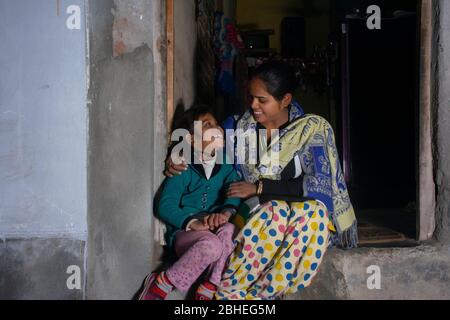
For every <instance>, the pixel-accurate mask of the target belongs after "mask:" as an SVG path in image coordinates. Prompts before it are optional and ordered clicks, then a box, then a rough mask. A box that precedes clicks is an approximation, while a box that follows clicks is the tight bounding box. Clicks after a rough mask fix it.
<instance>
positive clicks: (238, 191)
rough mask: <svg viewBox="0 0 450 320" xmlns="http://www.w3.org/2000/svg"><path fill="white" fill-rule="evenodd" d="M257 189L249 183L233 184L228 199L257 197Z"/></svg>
mask: <svg viewBox="0 0 450 320" xmlns="http://www.w3.org/2000/svg"><path fill="white" fill-rule="evenodd" d="M256 192H257V187H256V185H255V184H253V183H249V182H236V183H233V184H232V185H231V186H230V188H229V189H228V192H227V196H228V198H239V199H248V198H251V197H253V196H255V195H256Z"/></svg>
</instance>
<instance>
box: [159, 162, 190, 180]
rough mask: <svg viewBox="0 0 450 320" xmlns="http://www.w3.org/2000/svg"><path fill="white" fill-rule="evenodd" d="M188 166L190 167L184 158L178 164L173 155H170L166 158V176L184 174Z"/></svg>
mask: <svg viewBox="0 0 450 320" xmlns="http://www.w3.org/2000/svg"><path fill="white" fill-rule="evenodd" d="M187 168H188V165H187V163H186V161H184V160H183V161H182V164H179V165H177V164H175V163H173V161H172V157H168V158H167V160H166V169H165V171H164V175H165V176H166V177H169V178H171V177H173V176H176V175H180V174H182V173H183V172H184V171H186V170H187Z"/></svg>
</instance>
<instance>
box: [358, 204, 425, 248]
mask: <svg viewBox="0 0 450 320" xmlns="http://www.w3.org/2000/svg"><path fill="white" fill-rule="evenodd" d="M356 215H357V218H358V235H359V246H360V247H367V246H370V247H391V246H395V247H408V246H415V245H417V242H416V241H415V239H416V214H415V210H414V209H408V208H405V209H372V210H357V212H356Z"/></svg>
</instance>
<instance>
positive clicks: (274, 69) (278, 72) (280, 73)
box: [251, 61, 298, 101]
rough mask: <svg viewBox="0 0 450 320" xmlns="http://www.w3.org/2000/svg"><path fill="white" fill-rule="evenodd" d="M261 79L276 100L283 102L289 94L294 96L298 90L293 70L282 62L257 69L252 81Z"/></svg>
mask: <svg viewBox="0 0 450 320" xmlns="http://www.w3.org/2000/svg"><path fill="white" fill-rule="evenodd" d="M255 78H257V79H260V80H262V81H263V82H264V84H265V85H266V89H267V92H269V93H270V94H271V95H272V96H273V97H274V98H275V99H277V100H278V101H281V100H282V99H283V98H284V96H285V95H286V94H288V93H290V94H293V93H294V91H295V89H296V88H297V83H298V81H297V77H296V75H295V72H294V70H293V68H292V67H291V66H290V65H289V64H287V63H285V62H282V61H270V62H267V63H264V64H262V65H260V66H259V67H257V68H256V69H255V71H254V72H253V73H252V75H251V79H255Z"/></svg>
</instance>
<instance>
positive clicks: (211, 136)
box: [195, 113, 224, 155]
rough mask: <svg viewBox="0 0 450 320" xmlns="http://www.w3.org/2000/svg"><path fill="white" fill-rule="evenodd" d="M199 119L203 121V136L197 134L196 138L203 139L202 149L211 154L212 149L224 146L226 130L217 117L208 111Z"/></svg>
mask: <svg viewBox="0 0 450 320" xmlns="http://www.w3.org/2000/svg"><path fill="white" fill-rule="evenodd" d="M197 121H201V122H202V132H201V137H198V136H196V137H195V139H197V138H198V139H201V141H202V149H203V150H202V151H203V152H206V153H207V154H210V155H211V154H212V151H214V150H218V149H221V148H223V146H224V137H223V135H224V132H223V129H222V128H221V127H220V126H219V124H218V123H217V120H216V118H215V117H214V116H213V115H212V114H210V113H207V114H204V115H202V116H200V117H199V118H198V119H197ZM199 133H200V132H199Z"/></svg>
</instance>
